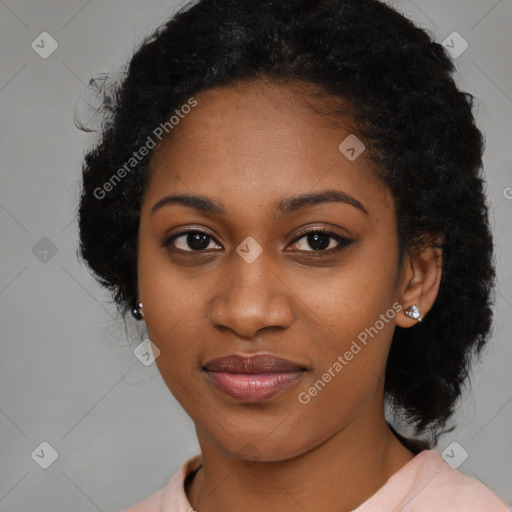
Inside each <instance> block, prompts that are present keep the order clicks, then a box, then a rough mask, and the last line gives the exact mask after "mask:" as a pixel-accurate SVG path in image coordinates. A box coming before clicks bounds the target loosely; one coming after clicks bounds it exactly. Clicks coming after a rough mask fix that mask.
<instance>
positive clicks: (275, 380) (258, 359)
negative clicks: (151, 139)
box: [203, 354, 307, 402]
mask: <svg viewBox="0 0 512 512" xmlns="http://www.w3.org/2000/svg"><path fill="white" fill-rule="evenodd" d="M306 370H307V368H305V367H304V366H301V365H299V364H296V363H293V362H292V361H289V360H287V359H283V358H280V357H277V356H273V355H272V354H255V355H251V356H240V355H237V354H232V355H229V356H227V357H221V358H218V359H214V360H211V361H209V362H207V363H206V364H205V365H204V366H203V371H204V374H205V376H206V377H207V380H208V382H209V383H210V384H212V385H213V386H214V387H215V388H217V389H218V390H220V391H222V392H223V393H224V394H226V395H228V396H230V397H231V398H234V399H236V400H239V401H244V402H259V401H262V400H267V399H269V398H272V397H273V396H275V395H277V394H278V393H279V392H281V391H283V390H284V389H287V388H289V387H291V386H293V385H294V384H296V383H297V382H298V381H299V380H300V379H301V378H302V377H303V375H304V373H305V371H306Z"/></svg>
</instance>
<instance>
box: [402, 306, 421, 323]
mask: <svg viewBox="0 0 512 512" xmlns="http://www.w3.org/2000/svg"><path fill="white" fill-rule="evenodd" d="M404 313H405V314H406V315H407V316H408V317H410V318H414V320H418V322H421V312H420V310H419V308H418V304H413V305H412V306H410V307H408V308H407V309H406V310H404Z"/></svg>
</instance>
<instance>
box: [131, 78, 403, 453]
mask: <svg viewBox="0 0 512 512" xmlns="http://www.w3.org/2000/svg"><path fill="white" fill-rule="evenodd" d="M195 99H196V101H197V105H196V106H195V107H194V108H192V109H191V112H190V113H188V114H187V115H183V118H182V119H181V118H180V121H179V124H177V125H175V126H174V128H173V129H172V131H171V132H170V134H169V135H168V136H167V137H166V138H164V139H163V141H162V142H161V143H160V145H159V146H158V147H157V148H156V149H155V152H154V155H153V157H152V161H151V165H150V172H151V181H150V184H149V188H148V189H147V192H146V194H145V197H144V200H143V205H142V212H141V220H140V233H139V236H140V239H139V261H138V270H139V298H140V300H141V301H142V302H143V311H144V318H145V321H146V325H147V329H148V334H149V338H150V339H151V341H152V342H153V343H154V344H155V345H156V346H157V347H158V348H159V349H160V351H161V353H160V355H159V357H158V358H157V360H156V363H157V365H158V368H159V371H160V372H161V374H162V377H163V379H164V380H165V382H166V384H167V386H168V387H169V389H170V390H171V392H172V393H173V395H174V396H175V397H176V399H177V400H178V401H179V402H180V404H181V405H182V406H183V408H184V409H185V410H186V411H187V413H188V414H189V415H190V417H191V418H192V420H193V421H194V423H195V425H196V431H197V433H198V436H199V438H200V441H203V442H206V440H207V442H210V443H213V444H215V445H216V446H217V447H219V448H220V449H222V450H223V451H224V452H228V453H231V454H239V455H240V454H243V453H244V450H247V447H248V446H250V447H252V448H251V449H252V451H253V456H254V457H255V458H261V459H263V460H281V459H285V458H290V457H293V456H297V455H299V454H301V453H304V452H306V451H308V450H310V449H312V448H314V447H315V446H317V445H319V444H320V443H322V442H324V441H325V440H327V439H328V438H330V437H331V436H333V435H335V434H336V433H337V432H339V431H341V429H343V428H345V427H346V426H347V425H349V424H357V423H358V422H359V423H360V424H361V425H363V424H366V425H367V424H368V422H369V421H371V420H372V419H374V418H376V417H381V415H382V404H383V383H384V369H385V363H386V358H387V354H388V350H389V346H390V342H391V338H392V334H393V330H394V327H395V324H396V321H397V317H398V316H399V315H403V312H400V313H398V312H397V311H398V310H399V309H400V308H401V306H400V305H399V302H400V300H399V299H400V290H401V289H402V288H403V276H402V275H401V271H400V268H399V265H398V261H399V253H398V241H397V226H396V217H395V208H394V203H393V199H392V196H391V194H390V192H389V191H388V189H387V188H385V187H384V186H383V184H382V183H381V182H380V181H379V179H377V178H376V177H375V175H374V174H373V173H372V172H371V170H370V166H369V161H368V160H367V154H366V153H365V152H364V151H363V152H362V153H361V154H360V155H359V156H358V153H359V152H360V151H361V149H362V148H361V147H360V146H357V145H354V144H355V143H354V139H353V138H349V139H348V140H347V141H346V142H345V143H344V144H343V145H342V147H341V149H340V148H339V146H340V144H341V143H342V142H343V141H344V140H345V139H346V138H347V137H349V136H350V135H351V132H350V129H348V128H346V129H340V128H334V127H333V126H331V125H329V124H328V123H327V122H326V121H325V119H324V118H322V117H320V116H318V114H315V113H314V112H312V111H311V110H309V109H308V108H306V107H305V106H304V103H303V100H302V99H301V96H300V95H297V94H295V93H293V92H292V91H291V90H289V89H287V88H285V87H279V86H276V85H269V84H264V83H252V84H249V85H245V86H238V87H233V86H232V87H226V88H218V89H214V90H209V91H203V92H201V93H200V94H198V95H197V96H196V97H195ZM187 110H188V109H187ZM356 142H357V141H356ZM352 148H353V150H352ZM326 191H333V194H331V195H330V196H329V194H325V197H324V200H321V199H322V198H320V199H318V200H317V201H315V200H312V201H309V200H299V199H298V198H299V197H300V196H309V195H311V194H319V193H325V192H326ZM334 193H336V194H337V196H335V194H334ZM176 195H179V196H201V197H203V198H207V199H208V201H209V202H208V203H205V202H199V201H195V202H194V201H192V200H191V199H190V200H183V201H178V200H170V199H168V200H166V201H164V202H161V201H162V200H163V199H164V198H166V197H168V196H176ZM333 197H337V199H338V200H336V201H334V200H332V199H333ZM326 198H330V200H326ZM158 204H159V206H157V207H156V208H155V205H158ZM193 204H196V206H197V207H194V206H193ZM212 205H215V207H212ZM198 230H199V231H201V232H203V233H204V234H202V233H199V234H197V233H195V234H194V232H196V231H198ZM318 230H327V231H328V232H329V234H324V233H318ZM189 232H191V233H189ZM187 233H189V235H188V236H187ZM308 233H310V234H309V236H308ZM315 233H316V236H315ZM407 305H408V304H404V307H406V306H407ZM393 306H394V307H393ZM233 354H234V355H239V356H242V357H248V356H251V355H255V354H256V355H267V356H275V357H279V358H284V359H286V360H288V361H289V362H291V363H293V364H294V365H296V366H295V370H294V371H292V370H293V369H294V368H292V366H289V367H288V366H283V367H279V366H273V363H272V361H270V362H269V360H266V361H263V363H262V364H263V365H264V368H263V369H262V368H260V367H257V366H255V367H253V368H252V369H253V371H256V372H257V374H252V376H251V374H247V373H246V371H248V370H247V367H244V366H243V365H242V369H240V368H237V367H234V366H230V365H229V364H228V365H227V366H222V365H221V366H217V367H215V366H214V365H213V364H210V363H211V362H212V361H213V360H215V359H217V358H221V357H224V356H229V355H233ZM207 368H208V369H207ZM244 368H245V370H244ZM283 383H284V384H283ZM240 456H241V455H240Z"/></svg>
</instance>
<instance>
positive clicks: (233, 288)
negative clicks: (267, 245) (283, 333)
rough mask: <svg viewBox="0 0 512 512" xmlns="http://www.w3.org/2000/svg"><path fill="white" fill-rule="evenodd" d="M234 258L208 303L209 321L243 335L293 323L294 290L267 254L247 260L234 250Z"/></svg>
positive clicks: (255, 336) (246, 336)
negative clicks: (250, 260)
mask: <svg viewBox="0 0 512 512" xmlns="http://www.w3.org/2000/svg"><path fill="white" fill-rule="evenodd" d="M233 260H234V261H233V263H232V266H231V268H230V271H229V272H228V273H227V275H225V277H224V278H223V279H222V281H221V283H219V286H218V288H217V293H216V295H215V297H214V298H213V299H212V301H211V302H210V304H209V312H208V315H209V319H210V322H211V323H212V324H213V325H214V326H215V327H216V328H218V329H224V330H225V329H229V330H231V331H233V332H234V333H236V335H237V336H238V337H244V338H257V337H258V336H259V335H260V331H261V330H263V329H269V328H276V329H286V328H288V327H290V325H291V324H292V323H293V310H292V306H291V298H292V295H293V293H292V291H291V290H290V288H289V287H288V286H287V285H286V283H285V282H284V281H283V279H282V278H280V276H279V274H278V272H277V271H276V270H275V269H273V268H271V266H270V264H269V262H268V259H267V258H266V257H265V256H264V254H261V255H260V256H259V257H258V258H257V259H256V260H255V261H253V262H252V263H248V262H247V261H245V260H244V259H243V258H242V257H240V256H239V255H238V254H236V253H234V255H233Z"/></svg>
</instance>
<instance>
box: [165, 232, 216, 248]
mask: <svg viewBox="0 0 512 512" xmlns="http://www.w3.org/2000/svg"><path fill="white" fill-rule="evenodd" d="M213 240H214V238H213V237H212V236H210V235H209V234H208V233H206V232H205V231H201V230H198V229H195V230H189V231H182V232H181V233H177V234H175V235H173V236H171V237H169V238H167V239H166V240H165V241H164V243H163V244H162V245H163V246H164V247H169V246H171V245H172V247H173V248H175V249H178V250H180V251H183V252H198V251H205V250H207V249H208V248H209V245H210V243H211V242H213ZM211 248H212V247H210V249H211ZM213 248H215V247H213Z"/></svg>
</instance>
